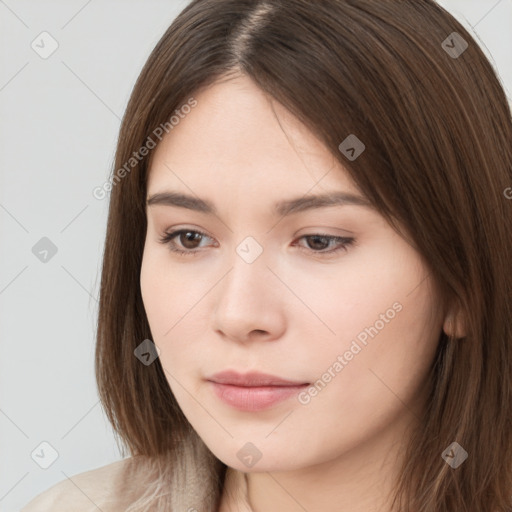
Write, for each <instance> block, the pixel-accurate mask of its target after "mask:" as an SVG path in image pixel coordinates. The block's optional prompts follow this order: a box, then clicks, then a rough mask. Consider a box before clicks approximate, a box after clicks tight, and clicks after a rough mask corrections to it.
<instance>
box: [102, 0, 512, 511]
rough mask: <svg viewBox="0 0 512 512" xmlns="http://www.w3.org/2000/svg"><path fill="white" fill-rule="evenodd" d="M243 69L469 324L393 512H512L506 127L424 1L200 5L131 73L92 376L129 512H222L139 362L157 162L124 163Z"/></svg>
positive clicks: (194, 451)
mask: <svg viewBox="0 0 512 512" xmlns="http://www.w3.org/2000/svg"><path fill="white" fill-rule="evenodd" d="M454 33H456V34H454ZM237 73H243V74H245V75H247V76H248V77H250V78H251V79H252V80H254V81H255V82H256V83H257V84H258V86H259V87H260V88H261V89H262V90H263V91H265V92H266V93H268V94H269V95H270V96H271V97H273V98H274V99H276V100H277V101H279V102H281V103H282V104H283V105H284V106H286V107H287V108H288V109H289V110H290V111H291V112H292V113H293V114H295V115H296V116H297V117H298V118H299V119H300V120H301V121H303V122H304V123H305V124H306V125H307V126H308V127H309V128H310V129H311V131H312V132H313V133H315V134H316V135H317V136H318V137H319V138H320V139H321V140H322V141H323V142H324V143H325V145H326V147H327V148H328V149H329V150H330V151H331V152H332V154H333V155H334V157H335V158H337V159H338V160H339V161H340V162H341V163H342V165H343V166H344V167H345V168H346V169H347V172H348V173H349V175H350V176H351V178H352V179H353V180H354V182H355V183H356V184H357V186H358V187H359V188H360V189H361V191H362V192H363V193H364V194H365V195H366V196H367V197H368V199H369V200H370V201H371V202H372V203H373V205H374V206H375V207H376V208H377V209H378V211H379V212H380V213H381V214H382V215H383V216H384V217H385V218H386V219H387V220H388V221H389V222H390V224H391V225H392V226H396V227H397V229H398V226H400V225H401V226H404V227H405V229H406V231H407V233H408V234H409V236H410V237H411V240H412V242H413V243H414V244H415V247H416V248H417V250H418V252H419V253H420V254H421V255H422V256H423V258H424V260H425V262H426V263H427V264H428V266H429V270H430V273H431V275H432V276H433V278H434V279H435V280H436V282H437V283H438V285H439V289H440V290H441V291H442V297H441V298H440V300H441V301H442V304H448V303H451V302H453V301H455V302H456V303H457V304H459V305H460V308H461V311H462V312H463V314H464V321H465V336H464V337H463V338H459V339H457V338H455V337H453V336H447V335H446V334H445V333H444V332H441V333H440V337H439V344H438V349H437V353H436V357H435V360H434V362H433V364H432V368H431V375H430V380H429V390H428V391H429V393H428V397H429V400H428V404H427V407H426V410H425V412H424V415H423V416H422V417H421V421H419V422H418V424H417V427H416V430H415V432H414V433H413V436H412V438H411V439H410V440H408V447H407V455H406V456H405V462H404V467H403V469H402V471H401V473H400V474H401V477H400V480H399V481H398V482H396V489H395V490H396V493H395V494H394V496H395V502H394V505H395V506H396V507H397V510H403V511H404V512H408V511H412V510H414V512H427V511H428V512H453V511H455V510H457V511H458V512H462V511H470V512H481V511H484V510H485V511H492V512H502V511H510V510H512V506H511V495H512V428H511V416H512V395H511V390H512V386H511V384H512V380H511V379H512V321H511V313H512V308H511V302H512V268H511V267H512V265H511V262H512V199H511V197H512V189H510V187H512V119H511V112H510V107H509V105H508V102H507V98H506V96H505V94H504V91H503V89H502V87H501V85H500V81H499V79H498V77H497V75H496V72H495V70H494V69H493V67H492V65H491V64H490V63H489V61H488V60H487V58H486V57H485V55H484V54H483V52H482V50H481V49H480V47H479V45H478V44H477V43H476V42H475V40H474V39H473V38H472V36H471V35H470V34H469V33H468V32H467V31H466V30H465V29H464V27H463V26H462V25H461V24H460V23H458V22H457V21H456V20H455V19H454V18H453V17H452V16H451V15H450V14H449V13H448V12H446V11H445V10H444V9H443V8H442V7H440V6H439V5H437V4H436V3H435V2H434V1H432V0H345V1H342V0H194V1H192V2H191V3H190V4H189V5H188V6H187V7H186V8H185V9H184V10H183V11H182V12H181V14H180V15H179V16H178V17H177V18H176V19H175V20H174V22H173V23H172V25H171V26H170V27H169V29H168V30H167V31H166V33H165V34H164V35H163V37H162V38H161V39H160V41H159V42H158V44H157V46H156V47H155V49H154V50H153V52H152V53H151V55H150V56H149V58H148V60H147V62H146V64H145V66H144V68H143V70H142V72H141V74H140V76H139V78H138V80H137V83H136V85H135V87H134V89H133V92H132V95H131V98H130V101H129V104H128V106H127V109H126V113H125V115H124V118H123V121H122V125H121V129H120V134H119V140H118V145H117V152H116V157H115V166H114V169H113V183H112V187H111V189H112V190H111V194H110V208H109V214H108V226H107V234H106V241H105V251H104V259H103V268H102V279H101V293H100V306H99V319H98V330H97V350H96V360H95V369H96V376H97V383H98V388H99V393H100V396H101V400H102V403H103V406H104V408H105V411H106V413H107V415H108V418H109V420H110V421H111V423H112V425H113V427H114V430H115V431H116V433H117V434H118V436H119V438H120V439H121V441H122V443H123V444H124V445H125V446H127V447H128V450H129V452H130V453H131V455H133V456H134V460H141V461H145V463H146V469H148V468H149V469H150V470H148V471H146V472H145V475H146V480H144V485H143V484H142V482H143V480H142V479H141V480H140V488H141V489H140V500H138V501H137V502H136V503H134V504H133V505H132V507H130V511H136V510H154V511H164V510H173V511H174V510H188V509H193V508H195V509H197V510H200V511H211V512H213V511H216V510H217V509H218V506H219V501H220V496H221V492H222V485H223V482H224V478H225V472H226V465H225V464H223V463H222V462H221V461H219V460H218V459H217V458H216V457H214V456H213V454H212V453H211V452H210V450H208V448H207V447H206V446H205V445H204V443H203V442H202V441H201V439H200V438H199V437H198V436H197V434H196V432H195V431H194V430H193V429H192V427H191V425H190V424H189V422H188V421H187V419H186V418H185V416H184V415H183V413H182V411H181V409H180V407H179V405H178V403H177V402H176V400H175V398H174V396H173V394H172V393H171V391H170V388H169V385H168V382H167V379H166V376H165V369H164V368H162V365H161V364H160V361H159V359H157V360H155V362H154V363H153V364H151V365H144V364H141V362H140V361H139V360H138V359H137V358H136V357H134V349H135V348H136V347H137V346H138V345H139V344H140V343H141V342H142V341H143V340H145V339H151V338H152V336H151V331H150V328H149V324H148V321H147V318H146V315H145V311H144V306H143V302H142V298H141V292H140V282H139V277H140V268H141V260H142V254H143V248H144V241H145V235H146V228H147V221H146V211H145V203H146V179H147V173H148V168H149V164H150V160H151V151H150V152H149V153H150V154H149V155H148V156H147V157H145V158H141V159H140V161H139V160H137V162H135V163H134V161H132V163H131V164H130V168H128V169H127V167H126V163H127V162H128V161H130V158H131V157H132V156H133V154H134V152H137V151H138V150H139V149H140V148H141V147H143V146H145V145H148V140H149V139H148V137H151V138H152V139H153V140H155V135H154V134H155V129H156V128H157V127H159V126H166V127H167V128H169V129H170V124H169V119H170V117H171V116H172V115H173V112H175V111H176V110H177V109H180V108H181V107H182V105H185V104H187V102H190V100H191V98H193V96H194V95H197V93H198V92H199V91H200V90H201V89H202V88H204V87H207V86H209V85H211V84H213V83H214V82H215V81H218V80H223V79H228V78H229V77H231V76H234V75H235V74H237ZM165 123H167V124H165ZM166 131H167V130H166ZM158 133H160V132H158ZM351 134H353V135H355V136H356V137H357V138H358V139H359V140H361V141H362V142H363V143H364V144H365V146H366V148H365V151H364V152H363V153H362V154H361V155H360V156H359V157H358V158H357V159H355V160H350V159H349V158H347V157H346V155H345V154H343V153H342V151H340V149H339V146H340V143H342V142H343V141H344V140H345V139H346V138H347V137H348V136H349V135H351ZM123 166H124V169H125V172H120V169H121V168H123ZM507 191H508V193H507ZM453 442H457V443H458V444H459V445H461V446H462V447H463V448H464V450H465V451H466V452H467V453H468V459H467V460H466V461H465V462H464V463H463V464H462V465H460V466H459V467H458V468H457V469H454V468H452V467H451V466H450V465H449V464H447V463H446V462H445V460H443V457H442V454H443V452H444V451H445V449H446V448H447V447H448V446H450V445H451V443H453Z"/></svg>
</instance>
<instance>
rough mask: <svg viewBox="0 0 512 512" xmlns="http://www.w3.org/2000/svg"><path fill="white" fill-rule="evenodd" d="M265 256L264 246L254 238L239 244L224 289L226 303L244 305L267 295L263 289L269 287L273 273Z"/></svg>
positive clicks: (247, 238)
mask: <svg viewBox="0 0 512 512" xmlns="http://www.w3.org/2000/svg"><path fill="white" fill-rule="evenodd" d="M264 254H265V253H264V251H263V246H262V245H261V244H260V243H258V242H257V241H256V239H254V238H253V237H246V238H245V239H244V240H243V241H242V242H240V243H239V244H238V246H237V247H236V248H235V253H234V254H233V255H232V258H230V263H231V270H230V272H229V273H228V275H227V276H226V283H225V284H224V286H223V287H222V288H223V290H222V295H223V297H222V299H223V300H224V301H227V302H228V303H230V302H232V301H233V302H235V304H236V303H239V305H243V303H246V302H251V301H252V300H253V299H256V300H257V297H258V296H259V297H261V296H262V295H265V293H264V290H263V288H264V286H265V285H267V286H268V285H269V282H268V281H269V278H270V274H271V272H270V271H269V270H268V268H267V266H266V259H267V258H266V255H264ZM261 285H263V286H261ZM240 301H242V302H240Z"/></svg>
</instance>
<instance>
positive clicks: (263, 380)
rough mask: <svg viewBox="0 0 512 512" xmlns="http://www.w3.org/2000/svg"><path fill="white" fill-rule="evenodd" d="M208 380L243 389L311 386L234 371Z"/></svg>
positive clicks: (254, 373)
mask: <svg viewBox="0 0 512 512" xmlns="http://www.w3.org/2000/svg"><path fill="white" fill-rule="evenodd" d="M206 380H208V381H211V382H216V383H218V384H228V385H231V386H243V387H258V386H259V387H262V386H263V387H267V386H283V387H285V386H287V387H291V386H303V385H308V384H310V383H309V382H304V381H293V380H288V379H283V378H281V377H277V376H276V375H270V374H268V373H261V372H248V373H244V374H242V373H238V372H236V371H234V370H226V371H223V372H219V373H216V374H214V375H212V376H211V377H208V378H207V379H206Z"/></svg>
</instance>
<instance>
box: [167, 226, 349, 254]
mask: <svg viewBox="0 0 512 512" xmlns="http://www.w3.org/2000/svg"><path fill="white" fill-rule="evenodd" d="M182 233H195V234H199V235H201V236H204V237H208V238H210V237H209V236H208V235H207V234H206V233H203V232H202V231H197V230H194V229H178V230H176V231H171V232H169V233H165V234H164V236H163V237H161V238H160V239H159V242H160V243H162V244H165V245H168V246H169V249H170V250H171V251H172V252H174V253H177V254H180V255H182V256H197V255H198V254H199V252H200V251H199V250H198V249H189V250H183V249H178V248H177V246H176V244H175V242H174V240H173V239H174V238H176V237H177V236H178V235H180V234H182ZM310 237H320V238H326V239H328V240H329V241H338V242H339V243H340V244H341V245H340V246H339V247H337V248H336V249H331V250H329V251H314V250H313V249H307V248H305V247H303V246H299V247H300V248H301V249H302V250H306V251H308V252H312V253H313V254H320V255H324V254H327V255H332V254H336V253H338V252H340V251H345V252H346V251H347V249H348V247H350V246H353V245H355V241H356V240H355V238H350V237H343V236H333V235H327V234H324V233H312V234H310V235H303V236H301V237H300V238H299V240H301V239H302V238H310Z"/></svg>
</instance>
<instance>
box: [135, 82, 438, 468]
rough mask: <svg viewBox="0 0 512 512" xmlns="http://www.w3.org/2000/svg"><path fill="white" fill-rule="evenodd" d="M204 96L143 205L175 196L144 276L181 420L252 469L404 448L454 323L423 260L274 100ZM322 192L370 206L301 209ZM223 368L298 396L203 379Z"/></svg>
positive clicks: (254, 91) (167, 144)
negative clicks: (446, 323) (273, 379)
mask: <svg viewBox="0 0 512 512" xmlns="http://www.w3.org/2000/svg"><path fill="white" fill-rule="evenodd" d="M195 99H196V100H197V105H196V106H195V107H194V108H192V109H190V113H188V114H187V115H185V116H183V118H182V119H180V121H179V124H177V125H176V126H175V127H174V128H173V129H172V130H171V131H170V132H169V133H168V134H167V135H166V136H165V137H164V138H163V140H162V142H161V144H160V145H159V146H158V147H157V148H156V149H155V154H154V155H153V156H154V160H153V161H152V164H151V169H150V174H149V179H148V198H151V197H152V196H154V195H155V194H171V193H172V194H174V199H173V200H171V199H172V198H171V197H170V196H169V197H167V200H165V195H164V196H159V197H160V199H161V200H160V201H159V200H156V199H155V200H154V201H153V202H152V204H151V205H148V206H147V219H148V230H147V237H146V241H145V247H144V255H143V262H142V269H141V277H140V279H141V281H140V284H141V290H142V296H143V301H144V306H145V310H146V313H147V317H148V320H149V324H150V327H151V333H152V335H153V341H154V343H155V344H156V346H157V347H158V348H159V350H160V355H159V357H160V363H161V365H162V367H163V368H164V371H165V374H166V376H167V379H168V382H169V386H170V388H171V390H172V392H173V394H174V396H175V397H176V400H177V401H178V403H179V405H180V407H181V409H182V410H183V413H184V414H185V416H186V417H187V418H188V420H189V421H190V423H191V424H192V426H193V427H194V429H195V430H196V431H197V433H198V434H199V436H200V437H201V438H202V439H203V440H204V442H205V443H206V445H207V446H208V447H209V448H210V450H211V451H212V452H213V453H214V454H215V455H216V456H217V457H218V458H219V459H220V460H222V461H223V462H224V463H226V464H227V465H229V466H231V467H234V468H237V469H239V470H241V471H245V472H250V471H269V470H276V471H279V470H289V469H299V468H305V467H308V466H313V465H316V464H320V463H327V462H331V461H334V460H335V459H338V458H340V457H342V456H344V455H348V454H350V453H354V452H355V451H359V453H360V452H361V450H362V449H363V448H364V449H365V450H366V451H367V454H368V456H369V457H372V456H374V453H377V451H376V450H377V448H376V447H377V446H378V444H379V442H382V440H385V442H386V446H389V443H391V442H392V441H398V442H400V440H401V439H402V432H403V431H402V429H403V428H404V426H405V425H406V424H409V423H410V422H414V421H417V420H416V418H417V416H418V415H417V414H416V413H417V412H418V411H419V410H420V404H421V399H422V396H423V393H422V391H423V390H424V389H425V380H426V375H427V372H428V370H429V366H430V365H431V363H432V359H433V356H434V353H435V349H436V345H437V342H438V339H439V334H440V332H441V328H442V325H443V318H442V315H441V312H440V311H438V308H437V307H436V306H437V302H436V301H437V299H438V297H437V296H436V295H435V293H434V288H433V285H432V279H431V277H430V276H429V272H428V269H427V268H426V266H425V265H424V262H423V260H422V258H421V257H420V255H419V254H418V253H417V252H416V251H415V250H414V249H413V248H412V247H411V245H409V244H408V243H407V242H406V241H405V240H404V239H402V238H401V237H400V236H399V235H398V234H397V233H396V232H395V231H394V230H393V229H392V228H391V227H390V226H389V225H388V224H387V223H386V221H385V220H384V218H383V217H382V216H381V215H379V214H378V213H377V212H376V211H375V210H374V209H372V207H370V206H369V205H365V203H366V202H367V201H366V200H365V198H364V197H363V196H362V195H361V194H360V191H359V190H358V189H357V188H356V186H355V185H354V183H353V182H352V181H351V180H350V179H349V177H348V175H347V173H346V171H345V170H344V168H343V167H342V166H341V165H340V164H339V162H338V161H337V160H335V159H334V158H333V156H332V155H331V154H330V153H329V152H328V150H327V149H326V148H325V147H324V146H323V145H322V144H321V143H320V142H319V141H318V140H317V139H316V138H315V137H314V135H313V134H312V133H311V132H309V131H308V130H307V129H306V128H305V127H304V125H302V124H301V123H300V122H299V121H298V120H297V119H296V118H294V117H292V115H291V114H290V113H289V112H288V111H287V110H285V109H284V107H283V106H282V105H280V104H276V103H274V107H275V111H276V114H277V117H278V118H279V121H278V119H276V116H275V115H274V112H273V110H272V107H271V105H270V103H269V102H268V100H267V98H266V97H265V96H264V95H263V93H262V92H261V91H260V90H259V89H258V88H257V87H256V85H255V84H254V83H253V82H252V81H250V80H249V79H247V78H238V79H236V80H231V81H229V82H226V83H223V84H216V85H214V86H212V87H210V88H208V89H206V90H204V91H202V92H201V93H200V94H198V95H197V96H195ZM188 110H189V109H187V111H188ZM348 135H349V134H347V136H348ZM340 142H341V140H340ZM363 143H364V144H366V145H367V144H371V141H366V140H365V141H363ZM178 194H179V195H183V196H187V197H189V198H190V199H184V198H183V197H181V196H178ZM326 194H327V195H332V196H334V195H336V194H337V195H338V198H339V197H340V194H346V195H353V196H356V197H357V198H359V199H360V200H359V201H355V202H354V201H346V204H342V203H341V202H339V203H336V202H333V203H331V204H330V205H329V204H327V201H324V203H321V202H320V201H317V200H313V199H308V198H313V196H323V195H326ZM180 197H181V198H180ZM347 197H348V196H347ZM162 198H163V199H162ZM306 199H308V200H306ZM203 202H204V203H206V204H207V205H209V207H208V208H207V207H206V206H205V204H204V203H203ZM357 202H359V203H360V204H357ZM287 205H288V206H287ZM210 210H211V211H210ZM178 230H184V231H183V233H181V235H180V234H178V235H177V236H174V237H173V238H172V239H170V240H168V242H167V243H162V242H161V241H160V240H161V239H162V238H163V237H165V236H166V233H170V232H174V231H178ZM187 233H188V234H187ZM337 237H341V238H337ZM179 250H181V251H186V252H185V254H183V253H180V252H175V251H179ZM224 370H234V371H236V372H238V373H241V374H245V373H247V372H252V371H257V372H263V373H266V374H271V375H274V376H277V377H279V378H281V379H285V380H286V381H291V382H293V383H295V384H298V385H300V384H305V385H304V386H302V387H295V388H294V387H285V386H281V387H277V386H273V387H268V386H267V387H262V386H260V387H259V388H258V387H253V388H252V389H249V388H247V387H242V386H230V385H226V384H224V385H222V384H214V383H212V382H210V381H209V379H212V378H214V377H213V376H214V375H215V374H217V373H218V372H221V371H224ZM228 380H229V379H228ZM246 384H255V382H252V383H250V382H249V383H246ZM267 384H269V383H267ZM270 384H272V383H270ZM221 396H222V397H223V398H221ZM276 397H280V398H281V399H280V400H277V399H276Z"/></svg>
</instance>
